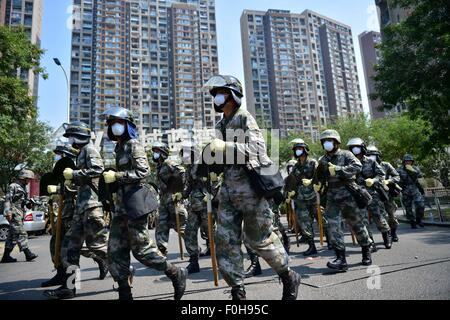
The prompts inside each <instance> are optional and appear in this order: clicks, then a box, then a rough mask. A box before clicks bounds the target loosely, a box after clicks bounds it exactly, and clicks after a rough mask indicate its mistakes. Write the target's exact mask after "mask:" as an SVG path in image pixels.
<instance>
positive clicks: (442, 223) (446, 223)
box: [397, 217, 450, 228]
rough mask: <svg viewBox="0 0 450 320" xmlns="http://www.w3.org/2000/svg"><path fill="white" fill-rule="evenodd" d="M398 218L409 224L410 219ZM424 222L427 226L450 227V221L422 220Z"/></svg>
mask: <svg viewBox="0 0 450 320" xmlns="http://www.w3.org/2000/svg"><path fill="white" fill-rule="evenodd" d="M397 220H398V221H399V222H403V223H406V224H409V220H406V219H404V218H399V217H397ZM422 223H423V224H424V225H426V226H434V227H444V228H450V222H429V221H424V220H422Z"/></svg>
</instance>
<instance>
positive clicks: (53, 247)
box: [50, 218, 72, 267]
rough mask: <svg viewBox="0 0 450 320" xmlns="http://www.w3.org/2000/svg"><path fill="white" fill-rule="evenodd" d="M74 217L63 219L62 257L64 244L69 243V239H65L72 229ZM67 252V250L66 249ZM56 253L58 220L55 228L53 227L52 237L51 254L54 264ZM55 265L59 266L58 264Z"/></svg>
mask: <svg viewBox="0 0 450 320" xmlns="http://www.w3.org/2000/svg"><path fill="white" fill-rule="evenodd" d="M71 222H72V219H64V218H63V219H62V221H61V252H60V257H62V252H63V246H64V244H65V245H67V243H68V241H66V242H64V239H65V238H66V235H67V232H68V231H69V229H70V225H71ZM65 252H67V250H66V251H65ZM55 253H56V222H55V230H53V229H52V237H51V238H50V254H51V257H52V261H53V264H55ZM55 267H59V266H56V265H55Z"/></svg>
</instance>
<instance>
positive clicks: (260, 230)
mask: <svg viewBox="0 0 450 320" xmlns="http://www.w3.org/2000/svg"><path fill="white" fill-rule="evenodd" d="M205 87H206V88H208V89H209V92H210V94H211V95H212V96H213V97H214V108H215V110H216V112H219V113H224V117H223V118H222V120H221V121H219V122H218V124H217V125H216V129H217V130H220V132H221V133H222V134H221V136H220V138H216V139H214V140H213V141H212V142H211V144H210V149H211V152H212V153H214V154H219V155H220V154H223V155H224V157H226V158H227V160H228V161H226V163H225V165H224V173H223V182H222V185H221V188H220V192H219V211H218V214H217V231H216V245H217V261H218V265H219V270H220V272H221V274H222V276H223V277H224V279H225V281H226V282H227V284H228V285H229V286H231V287H232V289H231V295H232V297H233V300H245V299H246V292H245V289H244V272H243V269H244V266H243V253H242V250H241V245H242V238H243V237H244V241H245V242H246V244H247V245H249V246H250V248H251V249H253V250H255V251H256V253H257V254H258V255H259V256H261V257H262V258H263V259H264V260H265V261H266V262H267V263H268V264H269V265H270V266H271V267H272V268H273V269H274V270H275V271H276V272H277V274H278V275H279V276H280V278H281V280H282V282H283V296H282V298H283V299H284V300H295V299H297V295H298V286H299V285H300V275H299V274H297V273H296V272H294V271H293V270H291V269H290V268H289V265H288V261H289V257H288V254H287V253H286V250H285V249H284V247H283V244H282V243H281V240H280V239H279V237H278V236H277V235H276V234H275V233H274V232H273V212H272V210H270V207H269V203H268V202H267V200H266V199H265V198H264V197H263V196H261V195H259V194H258V193H257V192H256V191H255V190H254V189H253V188H252V185H251V182H250V178H249V175H248V173H247V171H246V168H245V166H246V165H247V166H248V165H250V163H251V164H253V165H255V166H258V167H260V166H264V165H270V164H272V161H271V160H270V158H269V157H268V156H267V153H266V145H265V141H264V139H263V137H262V134H261V131H260V129H259V127H258V125H257V123H256V121H255V119H254V118H253V117H252V116H251V115H250V113H249V112H248V111H246V110H244V109H242V108H240V106H241V101H242V98H243V93H242V85H241V83H240V82H239V80H237V79H236V78H234V77H231V76H215V77H213V78H211V79H210V80H209V81H208V82H207V83H206V85H205ZM217 130H216V131H217ZM236 130H238V131H236ZM227 131H228V134H225V133H226V132H227ZM230 131H231V133H232V134H230ZM239 132H240V133H241V134H242V133H245V141H243V139H241V138H244V137H243V136H242V135H239ZM236 133H237V134H238V136H237V137H236V136H235V135H236ZM235 138H236V140H235ZM222 139H224V140H222ZM236 158H247V160H246V161H245V162H243V163H242V164H239V162H240V161H236V160H238V159H236Z"/></svg>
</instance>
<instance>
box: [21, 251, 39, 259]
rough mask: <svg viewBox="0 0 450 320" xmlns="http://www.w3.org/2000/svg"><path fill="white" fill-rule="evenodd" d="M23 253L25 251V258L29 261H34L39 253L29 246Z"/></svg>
mask: <svg viewBox="0 0 450 320" xmlns="http://www.w3.org/2000/svg"><path fill="white" fill-rule="evenodd" d="M23 253H25V258H26V259H27V261H33V260H34V259H36V258H37V255H36V254H34V253H33V252H31V251H30V249H28V248H26V249H23Z"/></svg>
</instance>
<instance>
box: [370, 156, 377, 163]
mask: <svg viewBox="0 0 450 320" xmlns="http://www.w3.org/2000/svg"><path fill="white" fill-rule="evenodd" d="M369 159H372V160H373V161H375V162H376V161H377V156H369Z"/></svg>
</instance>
